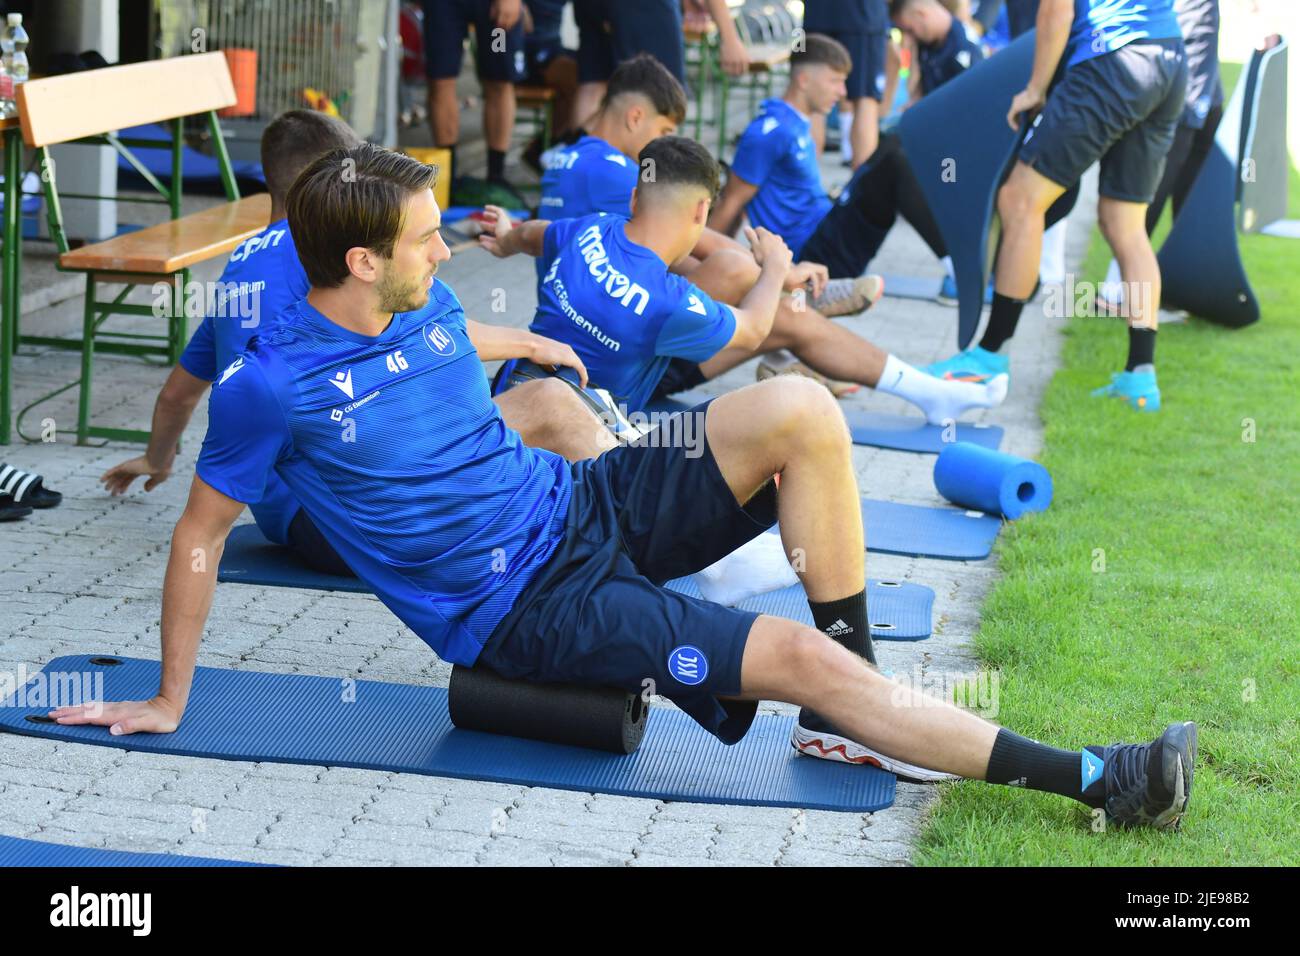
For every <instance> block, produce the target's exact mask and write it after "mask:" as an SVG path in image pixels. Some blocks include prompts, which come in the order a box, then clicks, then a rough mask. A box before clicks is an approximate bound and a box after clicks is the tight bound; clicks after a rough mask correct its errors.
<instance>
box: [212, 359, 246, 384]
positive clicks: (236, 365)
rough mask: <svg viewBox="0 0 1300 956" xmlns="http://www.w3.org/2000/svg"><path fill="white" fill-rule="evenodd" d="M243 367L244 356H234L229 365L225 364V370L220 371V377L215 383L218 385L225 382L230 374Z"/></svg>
mask: <svg viewBox="0 0 1300 956" xmlns="http://www.w3.org/2000/svg"><path fill="white" fill-rule="evenodd" d="M243 367H244V357H243V356H242V355H241V356H239V357H238V358H236V359H235V360H234V361H233V362H231V363H230V364H229V365H227V366H226V370H225V371H224V372H222V373H221V379H220V380H219V381H218V382H217V384H218V385H224V384H226V379H228V378H230V376H232V375H234V374H235V373H236V372H238V371H239V370H240V369H241V368H243Z"/></svg>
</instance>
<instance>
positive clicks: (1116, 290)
mask: <svg viewBox="0 0 1300 956" xmlns="http://www.w3.org/2000/svg"><path fill="white" fill-rule="evenodd" d="M1101 297H1102V298H1103V299H1105V300H1106V301H1107V302H1110V303H1113V304H1114V305H1117V306H1118V305H1123V304H1124V277H1123V275H1121V274H1120V271H1119V263H1118V262H1116V261H1115V260H1114V259H1111V260H1110V265H1109V266H1107V268H1106V281H1105V282H1103V283H1102V286H1101Z"/></svg>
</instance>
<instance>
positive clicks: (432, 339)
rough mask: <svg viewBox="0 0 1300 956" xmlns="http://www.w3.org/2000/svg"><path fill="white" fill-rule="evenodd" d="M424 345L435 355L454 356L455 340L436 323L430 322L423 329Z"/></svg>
mask: <svg viewBox="0 0 1300 956" xmlns="http://www.w3.org/2000/svg"><path fill="white" fill-rule="evenodd" d="M424 344H425V345H427V346H429V351H431V352H433V353H434V354H435V355H454V354H455V353H456V340H455V339H453V338H452V337H451V333H449V332H448V331H447V330H446V329H444V328H443V327H442V326H441V325H439V324H438V323H437V322H430V323H429V324H428V325H426V326H425V327H424Z"/></svg>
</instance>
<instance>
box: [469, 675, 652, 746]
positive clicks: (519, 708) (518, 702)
mask: <svg viewBox="0 0 1300 956" xmlns="http://www.w3.org/2000/svg"><path fill="white" fill-rule="evenodd" d="M447 708H448V710H449V711H450V712H451V722H452V723H453V724H455V725H456V726H457V727H460V728H461V729H463V730H481V731H484V732H486V733H489V734H504V735H505V736H509V737H527V738H529V739H531V740H544V741H546V742H547V743H553V744H569V745H571V746H574V747H587V748H590V749H592V750H606V751H609V752H610V753H616V754H630V753H632V752H633V751H634V750H636V748H637V747H639V746H640V745H641V737H642V735H643V734H644V733H645V722H646V714H647V708H646V705H645V703H644V702H643V701H642V700H641V696H640V695H639V694H630V693H628V692H627V691H625V690H618V689H617V688H613V687H584V686H579V685H575V684H535V683H530V682H528V681H516V680H507V679H506V678H504V677H502V676H501V675H500V674H497V673H495V672H494V671H490V670H488V669H487V668H485V667H473V668H470V667H461V666H460V665H459V664H457V665H456V666H455V667H453V668H452V670H451V681H450V683H449V684H448V686H447Z"/></svg>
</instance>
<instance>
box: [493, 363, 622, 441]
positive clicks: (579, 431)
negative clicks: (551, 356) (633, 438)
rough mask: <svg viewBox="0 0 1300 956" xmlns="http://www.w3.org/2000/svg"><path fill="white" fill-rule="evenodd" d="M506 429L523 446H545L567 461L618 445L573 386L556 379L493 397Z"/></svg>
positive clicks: (530, 384)
mask: <svg viewBox="0 0 1300 956" xmlns="http://www.w3.org/2000/svg"><path fill="white" fill-rule="evenodd" d="M493 401H495V402H496V403H497V407H498V408H500V409H501V417H502V419H503V420H504V421H505V423H506V426H507V427H508V428H512V429H514V430H515V431H517V432H519V436H520V437H521V438H522V439H523V440H524V444H525V445H531V446H533V447H534V448H545V449H547V450H548V451H553V452H555V453H556V454H557V455H563V456H564V457H565V458H566V459H568V460H569V461H580V460H581V459H583V458H596V457H599V456H600V455H601V454H602V453H604V452H606V451H609V449H611V448H613V447H615V446H616V445H617V444H618V440H617V439H615V438H614V436H613V434H611V433H610V430H609V429H608V428H606V427H605V424H604V423H603V422H602V421H601V420H600V419H599V418H597V417H596V416H595V415H594V414H592V411H591V409H590V408H588V407H587V406H586V405H585V404H583V402H582V399H580V398H578V396H577V395H575V394H574V391H573V389H572V388H571V387H570V386H569V385H567V384H565V383H564V382H562V381H560V380H559V379H557V378H543V379H538V380H537V381H533V382H524V383H523V384H522V385H516V386H515V387H514V388H512V389H510V390H509V391H506V392H503V393H502V394H500V395H498V396H497V397H496V398H494V399H493Z"/></svg>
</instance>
